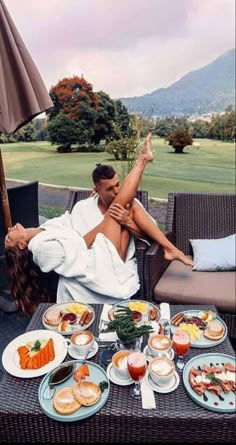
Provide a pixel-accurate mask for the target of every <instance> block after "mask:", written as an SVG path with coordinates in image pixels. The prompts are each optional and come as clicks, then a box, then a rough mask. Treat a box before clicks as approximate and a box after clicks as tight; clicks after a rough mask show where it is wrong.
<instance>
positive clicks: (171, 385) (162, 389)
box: [145, 370, 180, 394]
mask: <svg viewBox="0 0 236 445" xmlns="http://www.w3.org/2000/svg"><path fill="white" fill-rule="evenodd" d="M145 378H146V382H147V384H148V385H149V386H150V388H151V389H153V391H155V392H159V393H161V394H167V393H168V392H172V391H174V390H175V389H176V388H177V387H178V386H179V382H180V378H179V374H178V372H177V371H175V373H174V375H173V378H172V379H171V381H170V383H168V385H165V386H159V385H158V384H157V383H155V382H154V381H153V380H152V377H151V375H150V373H149V370H147V372H146V376H145Z"/></svg>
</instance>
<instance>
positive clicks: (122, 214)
mask: <svg viewBox="0 0 236 445" xmlns="http://www.w3.org/2000/svg"><path fill="white" fill-rule="evenodd" d="M108 213H109V215H110V216H112V218H114V219H115V220H116V221H117V222H118V223H119V224H121V225H122V226H126V225H127V224H129V223H130V219H131V218H130V216H129V204H127V206H126V208H125V207H123V206H122V205H121V204H118V203H115V204H111V205H110V207H109V209H108Z"/></svg>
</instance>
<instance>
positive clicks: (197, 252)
mask: <svg viewBox="0 0 236 445" xmlns="http://www.w3.org/2000/svg"><path fill="white" fill-rule="evenodd" d="M190 243H191V245H192V248H193V258H194V267H193V270H199V271H211V272H213V271H217V270H233V269H235V268H236V259H235V248H236V239H235V235H230V236H226V237H225V238H220V239H195V240H194V239H190Z"/></svg>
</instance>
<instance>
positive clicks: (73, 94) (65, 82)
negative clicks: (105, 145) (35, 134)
mask: <svg viewBox="0 0 236 445" xmlns="http://www.w3.org/2000/svg"><path fill="white" fill-rule="evenodd" d="M50 96H51V98H52V101H53V103H54V108H52V109H51V110H49V111H48V117H49V125H48V131H49V137H50V140H51V141H52V143H59V144H63V145H66V150H67V151H69V150H70V148H71V144H72V143H73V144H77V143H79V144H83V143H90V142H91V141H92V139H93V137H94V134H95V132H94V126H95V122H96V119H97V108H98V97H97V94H96V93H94V92H93V88H92V85H91V84H90V83H88V82H87V81H86V80H85V79H84V78H83V77H78V76H73V77H71V78H65V79H62V80H60V81H59V82H58V83H57V85H55V86H54V87H52V88H51V90H50ZM63 117H64V118H63ZM54 120H55V122H53V121H54ZM69 121H71V122H69ZM62 122H63V123H64V124H65V126H66V127H67V129H68V128H70V130H71V131H72V135H70V134H69V131H67V132H65V131H64V130H63V129H62V128H60V126H61V123H62ZM72 141H73V142H72Z"/></svg>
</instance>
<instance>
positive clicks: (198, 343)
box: [170, 310, 228, 348]
mask: <svg viewBox="0 0 236 445" xmlns="http://www.w3.org/2000/svg"><path fill="white" fill-rule="evenodd" d="M199 312H203V311H200V310H197V311H196V310H190V311H183V312H179V314H176V315H174V317H176V316H177V315H180V314H184V315H189V316H190V317H197V316H198V314H199ZM174 317H172V319H171V320H170V323H171V325H170V329H171V333H172V334H174V332H175V331H176V330H177V329H180V327H179V326H174V325H173V324H172V320H173V318H174ZM215 320H217V321H219V322H220V323H221V324H222V326H223V328H224V334H223V336H222V337H221V338H220V339H219V340H210V339H209V338H206V337H205V336H204V334H203V332H204V331H203V330H202V334H201V337H200V338H199V339H197V340H191V346H192V347H193V348H211V347H212V346H217V345H219V344H220V343H222V342H223V341H224V340H225V339H226V337H227V332H228V330H227V326H226V324H225V322H224V321H223V320H222V319H221V318H220V317H218V316H216V318H215Z"/></svg>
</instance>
